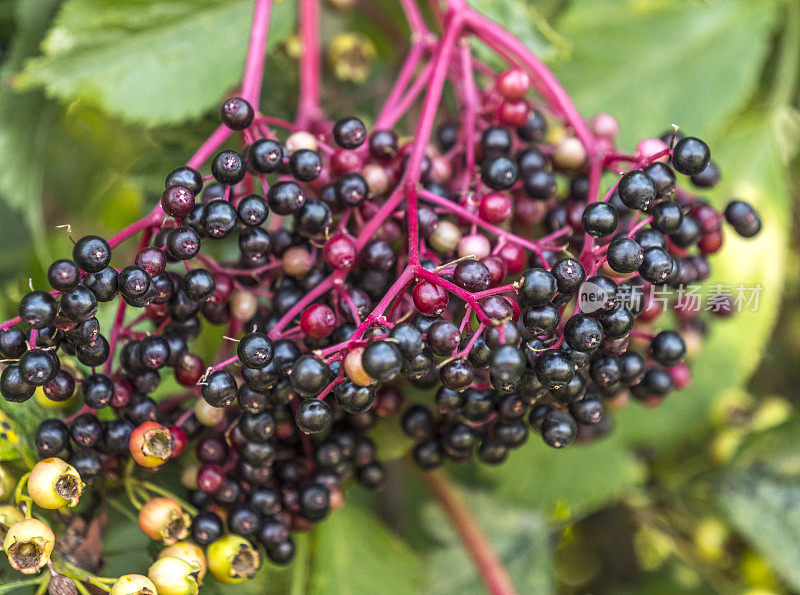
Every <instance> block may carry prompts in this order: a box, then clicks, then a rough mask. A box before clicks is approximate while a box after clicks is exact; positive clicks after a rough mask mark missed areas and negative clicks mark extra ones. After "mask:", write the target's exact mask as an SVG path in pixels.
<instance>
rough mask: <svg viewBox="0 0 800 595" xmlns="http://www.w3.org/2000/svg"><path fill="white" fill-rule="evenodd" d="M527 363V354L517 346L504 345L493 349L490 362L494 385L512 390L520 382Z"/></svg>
mask: <svg viewBox="0 0 800 595" xmlns="http://www.w3.org/2000/svg"><path fill="white" fill-rule="evenodd" d="M525 365H526V361H525V355H524V354H523V353H522V352H521V351H519V350H518V349H517V348H516V347H513V346H511V345H502V346H501V347H498V348H497V349H495V350H493V352H492V358H491V361H490V363H489V375H490V378H491V382H492V385H493V386H494V387H495V388H497V389H498V390H510V389H511V388H513V387H514V386H515V385H516V384H517V382H519V379H520V378H521V377H522V373H523V372H524V371H525Z"/></svg>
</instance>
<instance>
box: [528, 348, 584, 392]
mask: <svg viewBox="0 0 800 595" xmlns="http://www.w3.org/2000/svg"><path fill="white" fill-rule="evenodd" d="M535 371H536V377H537V378H538V379H539V382H541V383H542V384H543V385H545V386H549V387H550V388H558V387H560V386H564V385H566V384H569V382H570V381H571V380H572V377H573V376H574V375H575V364H573V362H572V360H571V359H570V358H569V356H568V355H566V354H565V353H564V352H562V351H559V350H557V349H546V350H545V351H542V352H541V353H540V354H539V357H537V358H536V364H535Z"/></svg>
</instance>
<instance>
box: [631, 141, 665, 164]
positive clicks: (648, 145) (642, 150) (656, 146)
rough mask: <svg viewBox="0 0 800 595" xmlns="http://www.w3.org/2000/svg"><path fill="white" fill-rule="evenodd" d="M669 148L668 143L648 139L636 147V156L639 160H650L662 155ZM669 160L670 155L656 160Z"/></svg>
mask: <svg viewBox="0 0 800 595" xmlns="http://www.w3.org/2000/svg"><path fill="white" fill-rule="evenodd" d="M667 148H668V147H667V143H665V142H664V141H663V140H661V139H659V138H646V139H644V140H642V141H639V144H638V145H636V152H635V153H634V154H635V155H636V156H637V157H638V158H639V159H650V158H651V157H653V156H654V155H657V154H658V153H661V152H662V151H664V150H666V149H667ZM668 159H669V155H663V156H661V157H659V158H658V159H656V161H667V160H668Z"/></svg>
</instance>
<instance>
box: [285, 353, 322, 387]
mask: <svg viewBox="0 0 800 595" xmlns="http://www.w3.org/2000/svg"><path fill="white" fill-rule="evenodd" d="M330 376H331V370H330V368H329V367H328V366H327V365H326V364H325V363H323V362H322V361H320V360H319V359H317V358H316V357H314V356H312V355H302V356H300V357H299V358H298V359H297V361H295V362H294V364H293V365H292V370H291V373H290V375H289V379H290V381H291V383H292V387H293V388H294V389H295V390H296V391H297V392H298V393H300V394H301V395H302V396H304V397H315V396H317V395H319V394H320V393H321V392H322V391H323V389H324V388H325V387H326V386H327V385H328V383H329V382H330Z"/></svg>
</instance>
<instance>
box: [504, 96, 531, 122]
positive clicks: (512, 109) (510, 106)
mask: <svg viewBox="0 0 800 595" xmlns="http://www.w3.org/2000/svg"><path fill="white" fill-rule="evenodd" d="M499 112H500V113H499V114H498V115H499V116H500V122H502V123H503V124H505V125H506V126H513V127H514V128H521V127H522V126H525V124H526V123H527V122H528V116H529V114H530V107H529V106H528V104H527V103H525V102H524V101H504V102H503V103H501V104H500V110H499Z"/></svg>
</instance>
